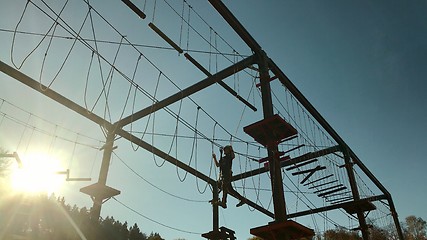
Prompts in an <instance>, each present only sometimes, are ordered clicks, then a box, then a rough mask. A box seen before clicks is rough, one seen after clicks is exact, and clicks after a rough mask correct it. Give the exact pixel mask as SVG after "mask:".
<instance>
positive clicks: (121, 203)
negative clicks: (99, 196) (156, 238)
mask: <svg viewBox="0 0 427 240" xmlns="http://www.w3.org/2000/svg"><path fill="white" fill-rule="evenodd" d="M112 199H114V200H115V201H116V202H117V203H119V204H120V205H122V206H123V207H125V208H127V209H128V210H130V211H132V212H134V213H135V214H137V215H139V216H140V217H143V218H145V219H146V220H148V221H150V222H153V223H156V224H158V225H160V226H163V227H165V228H169V229H172V230H175V231H178V232H182V233H188V234H194V235H201V234H202V233H198V232H192V231H187V230H183V229H179V228H175V227H171V226H169V225H166V224H164V223H161V222H159V221H156V220H154V219H152V218H150V217H147V216H146V215H144V214H142V213H141V212H138V211H137V210H135V209H133V208H131V207H129V206H128V205H126V204H124V203H123V202H121V201H119V200H118V199H117V198H116V197H112Z"/></svg>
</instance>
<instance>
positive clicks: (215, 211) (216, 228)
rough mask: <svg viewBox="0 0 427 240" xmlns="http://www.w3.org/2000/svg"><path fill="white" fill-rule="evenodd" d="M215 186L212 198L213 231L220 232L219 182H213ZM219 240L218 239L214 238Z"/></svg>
mask: <svg viewBox="0 0 427 240" xmlns="http://www.w3.org/2000/svg"><path fill="white" fill-rule="evenodd" d="M212 187H213V199H212V210H213V223H212V231H213V232H214V233H218V232H219V206H218V202H219V194H218V191H219V189H218V182H216V183H215V184H212ZM212 240H217V239H212Z"/></svg>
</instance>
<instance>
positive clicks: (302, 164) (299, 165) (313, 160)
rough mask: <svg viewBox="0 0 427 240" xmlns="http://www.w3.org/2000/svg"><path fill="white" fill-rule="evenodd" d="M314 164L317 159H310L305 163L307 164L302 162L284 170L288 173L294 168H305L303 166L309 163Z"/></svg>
mask: <svg viewBox="0 0 427 240" xmlns="http://www.w3.org/2000/svg"><path fill="white" fill-rule="evenodd" d="M314 162H317V159H312V160H310V161H307V162H302V163H300V164H296V165H294V166H292V167H288V168H286V170H287V171H289V170H293V169H295V168H299V167H302V166H305V165H308V164H310V163H314Z"/></svg>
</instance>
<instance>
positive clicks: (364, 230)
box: [343, 146, 369, 240]
mask: <svg viewBox="0 0 427 240" xmlns="http://www.w3.org/2000/svg"><path fill="white" fill-rule="evenodd" d="M343 153H344V161H345V169H346V170H347V174H348V179H349V181H350V187H351V192H352V194H353V198H354V200H355V201H358V200H360V195H359V190H358V188H357V183H356V178H355V177H354V172H353V162H352V161H351V157H350V154H349V149H348V147H347V146H344V147H343ZM356 214H357V219H358V220H359V225H360V230H361V231H362V237H363V239H364V240H368V239H369V231H368V225H367V224H366V219H365V216H364V215H363V211H358V212H357V213H356Z"/></svg>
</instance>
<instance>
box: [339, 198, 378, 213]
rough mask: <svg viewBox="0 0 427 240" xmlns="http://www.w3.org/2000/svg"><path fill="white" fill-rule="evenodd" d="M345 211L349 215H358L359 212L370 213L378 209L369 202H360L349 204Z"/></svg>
mask: <svg viewBox="0 0 427 240" xmlns="http://www.w3.org/2000/svg"><path fill="white" fill-rule="evenodd" d="M343 209H344V210H345V211H346V212H347V213H348V214H356V213H358V212H369V211H373V210H375V209H377V207H375V205H374V204H373V203H372V202H370V201H368V200H358V201H354V202H352V203H349V204H348V205H347V206H345V207H343Z"/></svg>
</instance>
